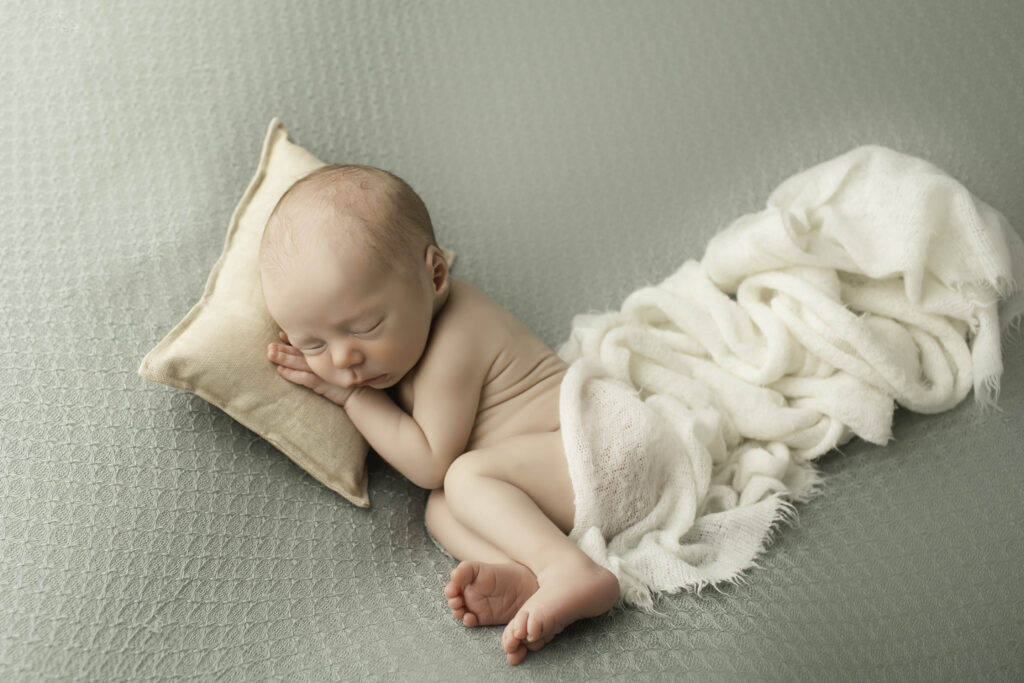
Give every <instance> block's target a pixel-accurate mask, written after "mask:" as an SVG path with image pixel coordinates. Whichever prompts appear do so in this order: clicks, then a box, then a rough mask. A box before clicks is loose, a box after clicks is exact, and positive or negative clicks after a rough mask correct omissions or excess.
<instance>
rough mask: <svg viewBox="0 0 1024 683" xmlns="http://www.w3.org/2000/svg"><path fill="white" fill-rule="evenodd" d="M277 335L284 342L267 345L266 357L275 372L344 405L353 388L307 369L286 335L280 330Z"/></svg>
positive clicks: (304, 361) (298, 352)
mask: <svg viewBox="0 0 1024 683" xmlns="http://www.w3.org/2000/svg"><path fill="white" fill-rule="evenodd" d="M278 336H279V337H280V338H281V340H282V341H283V342H284V344H274V343H271V344H269V345H268V346H267V358H269V359H270V360H271V361H273V362H274V363H276V364H277V374H279V375H281V376H282V377H284V378H285V379H286V380H288V381H289V382H294V383H295V384H300V385H302V386H304V387H307V388H309V389H312V390H313V391H315V392H316V393H318V394H320V395H321V396H323V397H324V398H326V399H327V400H329V401H331V402H333V403H337V404H338V405H339V406H343V405H345V401H347V400H348V397H349V396H350V395H351V394H352V392H353V391H354V388H353V389H345V388H344V387H339V386H337V385H335V384H331V383H329V382H325V381H324V380H322V379H321V378H320V377H318V376H317V375H316V374H314V373H313V371H312V370H310V369H309V363H307V362H306V357H305V356H303V355H302V352H301V351H299V350H298V349H297V348H295V347H294V346H292V345H291V343H290V342H289V341H288V335H287V334H285V333H284V332H283V331H282V332H280V333H279V334H278Z"/></svg>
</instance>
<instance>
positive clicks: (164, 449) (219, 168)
mask: <svg viewBox="0 0 1024 683" xmlns="http://www.w3.org/2000/svg"><path fill="white" fill-rule="evenodd" d="M0 16H2V17H3V21H0V160H2V164H0V174H2V179H3V182H2V183H0V198H2V201H3V206H4V210H3V211H2V213H0V216H2V217H0V231H2V232H0V321H2V325H0V343H2V345H3V350H4V353H3V358H2V360H0V679H3V680H5V681H11V680H15V681H21V680H25V681H29V680H31V681H35V680H42V679H51V678H60V679H69V678H83V679H92V680H114V679H132V680H143V679H163V678H190V677H198V678H204V679H206V678H218V679H226V680H255V679H285V678H287V679H291V680H324V679H367V678H368V679H400V680H402V679H416V680H422V679H426V680H434V679H437V680H442V679H455V680H459V679H480V678H483V677H488V678H490V679H493V680H500V679H504V678H509V679H511V678H513V677H517V678H519V679H521V678H522V677H523V676H526V677H527V678H528V679H530V680H551V681H564V680H574V679H593V678H601V677H605V676H609V677H610V676H619V677H624V678H625V677H629V678H636V679H642V680H643V679H663V680H701V681H706V680H750V679H761V680H779V681H790V680H813V681H819V680H884V679H888V680H921V681H931V680H1013V679H1017V680H1019V679H1020V678H1021V677H1024V658H1022V657H1021V654H1020V653H1021V652H1022V651H1024V617H1022V616H1021V615H1022V614H1024V588H1022V586H1021V567H1022V566H1024V543H1022V541H1024V511H1022V509H1021V494H1022V491H1024V463H1022V462H1021V458H1020V453H1021V443H1022V441H1024V426H1022V425H1024V346H1022V344H1021V343H1020V342H1019V341H1013V342H1008V343H1007V344H1006V345H1005V347H1004V348H1005V351H1004V354H1005V362H1006V372H1005V375H1004V379H1003V394H1002V398H1001V404H1002V407H1003V412H990V413H985V414H980V413H978V412H977V409H976V408H975V407H974V405H973V401H971V400H968V401H966V402H965V403H964V404H962V405H961V406H960V407H959V408H957V409H955V410H953V411H951V412H950V413H947V414H943V415H939V416H919V415H911V414H908V413H906V412H903V411H900V412H898V413H897V417H896V421H895V435H896V440H895V441H894V442H893V443H891V444H890V445H888V446H887V447H885V448H879V447H875V446H871V445H869V444H866V443H864V442H862V441H854V442H852V443H851V444H849V446H848V447H845V448H844V449H843V451H844V452H843V453H842V454H838V453H836V454H832V455H829V456H825V458H824V459H823V462H822V464H823V471H824V474H825V476H826V477H827V493H826V494H825V495H823V496H821V497H819V498H817V499H815V500H814V501H811V502H810V503H808V504H805V505H801V506H799V512H800V517H799V521H798V523H797V524H796V525H795V526H793V527H782V528H780V529H779V530H778V534H777V540H776V542H775V543H774V545H772V547H771V548H770V549H769V551H768V552H767V553H766V554H765V555H764V556H763V558H762V560H761V565H762V568H760V569H755V570H753V571H751V572H749V574H748V575H747V582H746V583H745V584H743V585H738V586H728V587H725V588H723V590H722V591H721V592H718V591H714V590H711V591H708V592H705V593H704V594H703V595H700V596H694V595H690V594H681V595H678V596H674V597H671V598H667V599H665V600H663V601H662V602H661V603H660V605H659V608H660V610H661V612H662V615H661V616H654V617H652V616H647V615H644V614H642V613H639V612H633V611H626V612H613V613H612V614H609V615H607V616H605V617H602V618H599V619H595V620H592V621H588V622H583V623H579V624H576V625H574V626H572V627H570V628H569V629H568V630H567V631H566V632H565V633H564V634H563V635H562V636H560V637H559V638H558V639H556V640H555V641H554V642H553V643H552V644H551V645H549V646H548V647H547V648H546V649H545V650H544V651H543V652H541V653H539V654H536V655H531V656H530V657H529V658H528V659H527V660H526V662H525V663H524V664H523V665H522V666H521V667H520V668H519V669H518V670H511V669H509V668H508V667H506V665H505V663H504V657H503V655H502V653H501V651H500V650H499V634H500V629H499V628H484V629H476V630H470V629H464V628H462V627H461V626H460V625H459V624H457V623H456V622H455V621H453V620H452V619H451V617H450V615H449V612H448V610H447V607H446V605H445V602H444V600H443V599H442V597H441V588H442V586H443V585H444V582H445V578H446V575H447V573H448V571H450V569H451V566H452V565H451V563H450V562H449V561H448V560H446V559H445V557H444V556H443V555H442V554H441V553H440V552H439V551H438V550H437V549H436V548H435V547H434V546H433V545H432V544H431V542H430V541H429V539H428V538H427V536H426V533H425V531H424V529H423V524H422V513H423V508H424V504H425V498H426V494H425V492H423V491H420V490H418V489H416V488H415V487H413V486H412V485H410V484H408V483H406V482H405V481H403V480H402V479H401V478H400V477H398V476H397V475H396V474H395V473H394V471H393V470H391V469H390V468H389V467H388V466H387V465H385V464H383V463H382V462H381V461H380V460H379V459H376V458H374V460H373V461H372V463H371V470H370V496H371V500H372V504H373V507H372V508H371V509H369V510H360V509H356V508H355V507H353V506H351V505H350V504H348V503H346V502H345V501H344V500H343V499H341V498H340V497H338V496H337V495H335V494H334V493H332V492H330V491H329V490H327V489H326V488H325V487H323V486H320V485H318V484H317V483H316V482H315V481H314V480H313V479H312V478H310V477H309V476H307V475H306V474H305V473H303V472H302V471H301V470H300V469H299V468H298V467H296V466H294V465H292V464H291V463H290V462H289V461H288V460H287V459H286V458H285V457H284V456H283V455H281V454H280V453H278V452H276V451H275V450H274V449H273V448H272V447H270V446H269V445H268V444H267V443H265V442H263V441H262V440H261V439H259V438H258V437H256V436H255V435H254V434H252V433H251V432H249V431H248V430H246V429H244V428H242V427H240V426H239V425H238V424H237V423H235V422H234V421H232V420H231V419H230V418H228V417H227V416H226V415H224V414H223V413H221V412H220V411H218V410H216V409H214V408H211V407H210V406H209V405H208V404H206V403H204V402H203V401H202V400H199V399H197V398H195V397H193V396H191V395H189V394H186V393H184V392H181V391H176V390H173V389H170V388H168V387H165V386H159V385H154V384H150V383H146V382H145V381H143V380H142V379H140V378H139V377H138V375H137V374H136V368H137V367H138V364H139V361H140V359H141V358H142V356H143V355H144V354H145V352H146V351H147V350H148V349H149V348H151V347H152V346H153V345H154V344H155V343H156V342H157V341H158V340H159V339H160V338H161V337H162V336H163V335H164V334H165V333H166V332H167V331H168V330H169V329H170V328H171V327H172V326H173V325H174V324H175V323H176V322H177V321H178V320H179V319H180V318H181V317H182V316H183V315H184V314H185V313H186V312H187V311H188V309H189V307H190V306H191V305H192V303H193V302H194V301H195V300H196V299H197V298H198V296H199V295H200V293H201V292H202V288H203V285H204V283H205V280H206V276H207V273H208V272H209V269H210V267H211V266H212V265H213V263H214V262H215V260H216V259H217V256H218V255H219V254H220V249H221V245H222V240H223V238H224V232H225V230H226V227H227V222H228V219H229V217H230V215H231V211H232V209H233V208H234V206H235V204H236V203H237V201H238V199H239V197H240V196H241V194H242V192H243V191H244V190H245V187H246V184H247V183H248V182H249V179H250V177H251V174H252V172H253V169H254V168H255V165H256V163H257V160H258V155H259V151H260V143H261V140H262V136H263V133H264V131H265V129H266V125H267V123H268V122H269V121H270V119H271V118H272V117H274V116H279V117H281V119H282V120H283V121H284V122H285V124H286V125H287V126H288V127H289V130H290V131H291V132H292V134H293V136H294V137H295V139H296V140H297V141H298V142H299V143H300V144H302V145H304V146H306V147H307V148H308V149H310V150H311V151H312V152H313V153H314V154H315V155H317V156H318V157H319V158H321V159H324V160H326V161H330V162H357V163H368V164H372V165H376V166H380V167H383V168H386V169H388V170H391V171H393V172H395V173H397V174H399V175H401V176H402V177H403V178H405V179H406V180H408V181H409V182H410V183H411V184H412V185H413V187H415V188H416V189H417V190H418V191H419V192H420V194H421V195H422V196H423V197H424V199H425V200H426V202H427V204H428V206H429V207H430V210H431V213H432V216H433V218H434V221H435V224H436V225H437V232H438V236H439V239H441V240H442V242H443V243H444V244H445V245H446V246H450V247H451V248H453V249H455V250H456V251H458V253H459V262H458V264H457V266H456V272H457V273H458V274H459V275H460V276H462V277H465V278H467V279H470V280H471V281H473V282H475V283H476V284H477V285H478V286H480V287H481V288H482V289H483V290H484V291H486V292H487V293H489V294H490V295H491V296H493V297H494V298H495V299H497V300H498V301H499V302H500V303H502V304H504V305H505V306H507V307H508V308H509V309H510V310H511V311H512V312H514V313H515V314H517V315H518V316H520V317H521V318H522V319H523V320H524V321H525V322H526V323H527V324H528V325H530V326H531V327H532V328H533V329H535V330H536V331H537V332H538V334H540V336H541V337H542V338H543V339H544V340H545V341H546V342H548V343H549V344H550V345H552V346H557V345H558V344H559V343H561V342H562V341H564V339H565V337H566V336H567V334H568V331H569V323H570V321H571V318H572V315H573V314H574V313H580V312H586V311H601V310H606V309H609V308H617V307H618V306H619V305H620V304H621V302H622V300H623V298H624V297H625V296H626V295H627V294H628V293H629V292H631V291H633V290H634V289H636V288H637V287H639V286H641V285H644V284H650V283H656V282H659V281H660V280H661V279H662V278H664V277H665V276H666V275H668V274H669V273H670V272H672V271H673V270H674V269H675V268H676V267H677V266H678V265H679V264H680V263H682V261H683V260H685V258H688V257H699V255H700V254H701V253H703V248H704V245H705V244H706V242H707V240H708V239H709V238H710V237H711V236H712V235H713V234H714V233H715V232H716V231H717V230H718V229H719V228H721V227H722V226H724V225H726V224H727V223H729V222H730V221H731V220H732V219H734V218H736V217H738V216H739V215H741V214H743V213H747V212H749V211H752V210H757V209H760V208H761V207H762V206H763V205H764V202H765V200H766V198H767V196H768V194H769V193H770V191H771V190H772V189H773V188H774V187H775V186H776V185H777V184H778V183H779V182H780V181H781V180H783V179H784V178H786V177H788V176H789V175H791V174H793V173H794V172H796V171H798V170H800V169H802V168H805V167H807V166H809V165H811V164H814V163H817V162H820V161H823V160H825V159H828V158H831V157H833V156H835V155H837V154H839V153H842V152H844V151H846V150H848V149H850V148H852V147H854V146H856V145H859V144H863V143H868V142H876V143H880V144H884V145H887V146H891V147H893V148H895V149H897V150H900V151H904V152H907V153H910V154H914V155H916V156H920V157H922V158H924V159H927V160H929V161H931V162H933V163H935V164H937V165H938V166H940V167H942V168H943V169H945V170H946V171H948V172H949V173H950V174H951V175H953V176H954V177H956V178H957V179H959V180H961V181H962V182H964V184H965V185H966V186H967V187H968V188H970V189H971V190H972V191H973V192H975V193H976V194H977V195H978V196H979V197H981V198H982V199H983V200H985V201H986V202H988V203H990V204H992V205H993V206H995V207H996V208H998V209H1000V210H1001V211H1003V212H1004V213H1005V214H1006V216H1007V217H1008V218H1009V220H1010V222H1011V224H1013V225H1014V226H1015V227H1016V228H1017V230H1018V231H1020V230H1021V229H1022V227H1024V193H1021V185H1022V181H1024V128H1022V127H1021V125H1020V122H1021V112H1022V111H1024V80H1022V75H1024V39H1022V36H1024V5H1022V4H1021V3H1019V2H1012V1H1006V2H997V1H995V0H981V1H976V2H966V1H964V2H953V1H948V2H938V1H931V0H920V1H910V0H903V1H901V2H898V3H897V2H891V1H890V0H871V1H863V2H857V3H833V2H817V1H815V0H806V1H787V2H776V1H771V2H762V3H747V2H696V1H695V2H679V3H668V2H646V1H644V2H641V1H639V0H629V2H625V1H624V2H610V1H607V0H602V1H597V2H582V1H572V2H559V3H551V2H545V1H539V0H536V1H533V0H531V1H523V0H517V1H516V2H507V3H504V2H500V3H499V2H470V1H466V2H450V1H449V2H413V1H408V2H368V1H367V2H335V1H334V0H320V1H318V2H302V3H293V2H255V1H252V2H242V1H236V2H223V3H214V2H201V1H198V0H183V1H179V2H173V3H164V2H156V1H154V0H117V1H115V0H94V1H92V2H89V1H86V0H77V1H76V0H67V1H66V2H31V3H29V2H15V1H13V0H0Z"/></svg>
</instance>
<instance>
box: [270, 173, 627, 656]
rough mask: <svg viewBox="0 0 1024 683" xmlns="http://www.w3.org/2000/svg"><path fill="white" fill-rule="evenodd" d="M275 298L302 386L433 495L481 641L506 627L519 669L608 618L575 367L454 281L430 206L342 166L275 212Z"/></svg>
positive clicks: (305, 183) (459, 607)
mask: <svg viewBox="0 0 1024 683" xmlns="http://www.w3.org/2000/svg"><path fill="white" fill-rule="evenodd" d="M260 281H261V286H262V288H263V294H264V298H265V300H266V304H267V308H268V310H269V312H270V315H271V316H272V317H273V319H274V320H275V321H276V322H277V324H278V325H279V326H280V328H281V332H280V338H281V341H282V342H284V343H282V344H270V345H269V347H268V350H267V356H268V358H269V359H270V360H271V361H273V362H274V363H275V364H277V370H278V372H279V374H280V375H281V376H282V377H284V378H285V379H286V380H289V381H291V382H295V383H296V384H300V385H302V386H305V387H308V388H309V389H312V390H313V391H315V392H317V393H318V394H321V395H322V396H324V397H325V398H327V399H329V400H331V401H333V402H334V403H336V404H338V405H339V406H342V407H343V408H344V410H345V412H346V413H347V414H348V417H349V418H350V419H351V421H352V423H353V424H354V425H355V427H356V429H358V430H359V432H360V433H361V434H362V435H363V436H364V437H365V438H366V440H367V442H368V443H369V444H370V446H371V447H372V448H373V449H374V450H375V451H376V452H377V453H378V454H380V456H381V457H382V458H384V459H385V460H387V461H388V462H389V463H390V464H391V465H393V466H394V467H395V469H397V470H398V471H399V472H401V473H402V474H403V475H404V476H405V477H407V478H408V479H409V480H410V481H412V482H413V483H414V484H416V485H417V486H420V487H422V488H425V489H431V493H430V497H429V499H428V501H427V509H426V523H427V527H428V528H429V529H430V531H431V533H432V534H433V535H434V537H435V538H436V539H437V540H438V541H439V542H440V543H441V545H443V546H444V547H445V548H446V549H447V550H448V551H449V552H450V553H451V554H452V555H453V556H454V557H455V558H457V559H459V560H462V562H460V564H459V565H458V566H457V567H456V568H455V569H454V570H453V571H452V573H451V580H450V581H449V583H448V585H447V586H445V588H444V594H445V596H446V597H447V599H448V604H449V606H450V607H451V609H452V613H453V614H454V616H455V617H456V618H458V619H461V620H462V622H463V624H465V625H466V626H477V625H486V624H507V626H506V627H505V630H504V632H503V634H502V639H501V642H502V647H503V648H504V650H505V652H506V656H507V658H508V661H509V663H510V664H518V663H519V662H521V661H522V660H523V659H524V658H525V657H526V654H527V652H528V651H535V650H538V649H540V648H541V647H543V646H544V645H545V644H546V643H548V642H549V641H550V640H551V639H552V638H553V637H554V636H555V635H556V634H558V633H559V632H560V631H561V630H562V629H564V628H565V627H566V626H567V625H568V624H570V623H572V622H573V621H576V620H578V619H582V618H586V617H593V616H597V615H600V614H603V613H604V612H606V611H608V610H609V609H610V608H611V607H612V606H613V605H614V604H615V602H616V601H617V600H618V597H619V584H618V580H617V579H616V578H615V576H614V575H613V574H612V573H610V572H609V571H607V570H606V569H604V568H602V567H600V566H598V565H597V564H595V563H594V562H593V561H591V560H590V558H589V557H587V556H586V555H585V554H584V553H583V552H582V551H581V550H580V549H579V547H578V546H577V545H576V544H575V543H574V542H572V541H571V540H570V539H569V538H568V536H567V535H566V534H568V533H569V531H570V530H571V529H572V527H573V519H574V514H575V509H574V502H573V501H574V497H573V487H572V483H571V481H570V478H569V471H568V466H567V464H566V459H565V453H564V450H563V446H562V435H561V431H560V424H559V416H558V400H559V387H560V383H561V380H562V378H563V376H564V375H565V372H566V369H567V366H566V365H565V363H564V362H562V360H561V359H559V358H558V356H556V355H555V353H554V352H552V351H551V349H549V348H548V347H547V346H546V345H545V344H544V343H543V342H542V341H541V340H540V339H538V338H537V337H536V336H535V335H534V334H533V333H532V332H531V331H530V330H529V329H527V327H526V326H525V325H524V324H523V323H522V322H520V321H519V320H517V319H516V318H515V317H514V316H513V315H512V314H510V313H509V312H508V311H506V310H504V309H503V308H502V307H501V306H499V305H498V304H497V303H496V302H494V301H493V300H492V299H490V298H489V297H487V296H486V295H485V294H484V293H483V292H481V291H480V290H478V289H477V288H475V287H473V286H472V285H471V284H469V283H468V282H466V281H464V280H461V279H459V278H457V277H454V276H452V275H451V274H450V273H449V271H448V265H447V263H446V261H445V259H444V256H443V254H442V252H441V250H440V249H439V248H438V246H437V245H436V243H435V240H434V233H433V228H432V226H431V222H430V216H429V214H428V212H427V209H426V207H425V206H424V204H423V202H422V200H421V199H420V198H419V196H418V195H417V194H416V193H415V192H414V191H413V189H412V188H411V187H409V185H407V184H406V183H405V182H404V181H403V180H402V179H401V178H398V177H397V176H394V175H392V174H390V173H388V172H386V171H383V170H380V169H377V168H373V167H370V166H358V165H348V166H326V167H323V168H320V169H318V170H316V171H314V172H313V173H311V174H309V175H307V176H306V177H304V178H302V179H301V180H299V181H298V182H296V183H295V184H294V185H293V186H292V187H291V188H290V189H289V190H288V191H287V192H286V193H285V194H284V196H283V197H282V198H281V200H280V201H279V202H278V204H277V206H276V207H275V208H274V211H273V213H272V214H271V216H270V218H269V220H268V221H267V226H266V230H265V232H264V235H263V241H262V243H261V245H260Z"/></svg>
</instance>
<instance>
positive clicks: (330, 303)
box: [263, 247, 434, 389]
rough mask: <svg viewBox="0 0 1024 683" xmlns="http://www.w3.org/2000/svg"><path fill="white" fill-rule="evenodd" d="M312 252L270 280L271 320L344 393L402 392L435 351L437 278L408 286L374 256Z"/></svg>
mask: <svg viewBox="0 0 1024 683" xmlns="http://www.w3.org/2000/svg"><path fill="white" fill-rule="evenodd" d="M336 251H337V250H335V249H332V248H326V247H325V248H320V249H315V248H312V249H305V250H304V251H303V253H300V254H297V255H295V256H294V258H292V259H291V263H290V266H289V267H288V268H287V269H286V272H276V273H274V274H273V275H270V276H268V275H264V280H263V287H264V297H265V299H266V303H267V308H268V310H269V311H270V314H271V316H272V317H273V318H274V320H275V321H276V322H277V324H278V325H280V326H281V329H282V330H284V331H285V333H287V335H288V340H289V342H290V343H291V344H292V345H293V346H295V347H296V348H297V349H299V350H300V351H302V354H303V355H304V356H305V358H306V362H307V363H308V364H309V367H310V369H311V370H312V371H313V372H314V373H315V374H316V375H318V376H319V377H320V378H322V379H323V380H325V381H327V382H330V383H331V384H334V385H337V386H341V387H346V388H349V387H353V386H357V385H365V386H370V387H374V388H377V389H385V388H387V387H391V386H394V385H395V384H397V383H398V381H399V380H401V379H402V378H403V377H404V376H405V375H406V374H407V373H408V372H409V371H410V370H411V369H412V368H413V367H415V366H416V364H417V363H418V362H419V360H420V357H421V356H422V355H423V351H424V349H425V348H426V345H427V338H428V336H429V334H430V323H431V319H432V317H433V310H434V293H433V288H432V287H431V286H430V279H429V276H428V275H427V276H426V277H424V276H425V275H426V272H427V271H426V265H425V264H424V273H420V274H419V275H420V277H418V278H417V279H416V280H415V281H414V282H406V281H404V280H402V279H401V278H399V277H397V276H396V275H394V274H393V273H391V272H389V271H388V270H387V269H386V268H384V267H383V266H381V265H379V264H378V263H377V259H376V258H375V257H374V256H373V255H372V254H370V253H368V250H366V249H359V248H351V249H346V250H344V251H338V253H335V252H336Z"/></svg>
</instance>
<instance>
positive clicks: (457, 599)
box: [444, 562, 537, 626]
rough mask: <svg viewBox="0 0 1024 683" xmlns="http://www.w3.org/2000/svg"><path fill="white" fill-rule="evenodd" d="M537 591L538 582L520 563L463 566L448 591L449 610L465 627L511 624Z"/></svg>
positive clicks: (462, 564) (446, 591) (455, 570)
mask: <svg viewBox="0 0 1024 683" xmlns="http://www.w3.org/2000/svg"><path fill="white" fill-rule="evenodd" d="M536 591H537V578H536V577H535V576H534V575H533V572H531V571H530V570H529V569H527V568H526V567H525V566H523V565H521V564H519V563H518V562H509V563H506V564H487V563H485V562H462V563H460V564H459V566H458V567H456V568H455V569H454V570H453V571H452V574H451V581H449V582H448V585H447V586H445V587H444V595H445V597H446V598H448V606H449V607H451V609H452V614H453V615H454V616H455V618H456V619H461V620H462V623H463V624H464V625H465V626H489V625H491V624H507V623H508V620H509V619H511V618H512V615H514V614H515V613H516V612H517V611H518V610H519V608H520V607H521V606H522V604H523V603H524V602H526V599H527V598H529V597H530V596H531V595H533V594H534V593H535V592H536Z"/></svg>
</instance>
